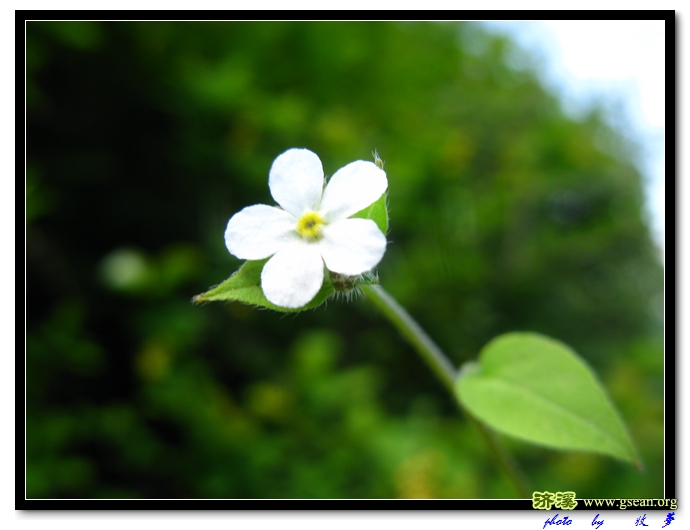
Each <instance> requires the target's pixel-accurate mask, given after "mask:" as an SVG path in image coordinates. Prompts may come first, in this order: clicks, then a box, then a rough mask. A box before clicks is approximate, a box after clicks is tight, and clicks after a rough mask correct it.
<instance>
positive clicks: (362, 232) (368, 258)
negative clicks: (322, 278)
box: [319, 219, 386, 276]
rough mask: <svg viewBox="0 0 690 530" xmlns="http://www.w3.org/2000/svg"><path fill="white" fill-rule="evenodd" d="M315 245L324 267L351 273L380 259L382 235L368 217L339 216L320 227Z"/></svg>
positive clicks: (367, 268) (364, 268)
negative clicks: (338, 219) (339, 217)
mask: <svg viewBox="0 0 690 530" xmlns="http://www.w3.org/2000/svg"><path fill="white" fill-rule="evenodd" d="M319 248H320V249H321V256H322V257H323V261H324V262H326V268H328V270H330V271H333V272H338V273H340V274H347V275H348V276H354V275H356V274H362V273H363V272H366V271H368V270H371V269H372V268H374V267H375V266H376V264H377V263H378V262H379V261H381V258H382V257H383V254H384V252H386V236H384V235H383V234H382V233H381V230H379V227H378V226H376V223H375V222H374V221H372V220H371V219H341V220H340V221H335V222H334V223H330V224H328V225H325V226H324V227H323V238H322V239H321V241H319Z"/></svg>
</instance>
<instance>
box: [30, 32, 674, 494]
mask: <svg viewBox="0 0 690 530" xmlns="http://www.w3.org/2000/svg"><path fill="white" fill-rule="evenodd" d="M27 31H28V36H27V41H26V60H27V94H26V96H27V107H28V111H27V112H28V114H27V126H28V131H27V139H28V148H27V158H28V171H27V182H26V184H27V248H26V251H27V273H28V281H27V293H28V295H27V296H28V307H27V359H26V369H27V413H26V419H27V431H26V436H27V439H26V448H27V467H26V476H27V491H26V494H27V496H28V497H29V498H72V497H78V498H92V497H99V498H112V497H118V498H121V497H143V498H167V497H175V498H219V497H227V498H248V497H249V498H331V497H332V498H371V497H376V498H388V497H453V498H458V497H459V498H475V497H478V498H494V497H512V496H513V494H514V492H513V490H512V489H511V486H510V484H509V483H508V482H507V480H506V479H505V478H504V477H503V476H501V475H500V474H499V473H498V471H497V469H496V466H495V465H494V463H493V462H492V461H491V457H490V456H489V453H488V451H487V450H486V449H485V447H484V446H483V445H482V439H481V437H480V436H479V435H478V434H477V432H475V430H474V429H473V428H472V426H471V425H470V424H468V422H467V421H466V419H465V418H463V417H461V416H460V415H459V414H458V413H457V411H456V408H455V406H454V404H453V402H452V401H451V398H450V397H449V396H447V395H446V393H445V390H444V389H443V388H442V386H441V385H440V384H438V382H437V381H436V380H435V379H434V377H433V375H432V374H431V373H430V372H429V371H428V370H427V368H426V367H425V366H424V365H423V363H422V361H421V360H420V359H419V358H418V357H417V356H416V355H415V353H414V352H413V351H412V350H411V348H410V347H409V346H408V345H407V344H405V343H404V342H403V340H402V339H401V338H400V337H399V336H398V335H397V333H396V332H395V331H394V330H393V329H392V328H391V327H390V326H389V325H388V324H387V322H385V321H384V320H383V319H382V318H381V317H380V315H378V314H377V313H376V311H375V310H374V309H373V307H371V306H370V305H369V304H368V303H367V301H366V300H357V301H355V302H352V303H349V304H347V303H344V302H342V301H335V300H334V301H329V302H328V303H327V306H322V307H321V308H318V309H316V310H314V311H309V312H305V313H301V314H299V315H296V316H293V315H289V316H284V315H281V314H277V313H273V312H270V311H260V310H254V309H251V308H249V307H247V306H243V305H241V304H225V305H223V304H217V305H215V304H212V305H205V306H193V305H192V304H191V303H190V300H191V297H192V296H193V295H195V294H197V293H200V292H202V291H204V290H206V289H207V288H208V286H210V285H214V284H217V283H220V282H221V281H222V280H224V279H225V278H227V277H228V276H230V274H231V273H232V272H234V271H235V270H236V269H237V268H238V267H239V265H240V262H239V261H238V260H236V259H235V258H234V257H232V256H230V255H229V254H228V252H227V250H226V249H225V247H224V243H223V232H224V228H225V224H226V223H227V221H228V219H229V218H230V216H231V215H232V214H233V213H235V212H237V211H238V210H239V209H241V208H243V207H244V206H247V205H250V204H256V203H270V202H271V199H270V195H269V192H268V187H267V179H268V169H269V167H270V165H271V162H272V161H273V159H274V158H275V157H276V156H277V155H278V154H280V153H281V152H283V151H284V150H286V149H288V148H290V147H307V148H309V149H312V150H313V151H315V152H316V153H317V154H319V156H320V157H321V159H322V161H323V162H324V167H325V170H326V172H327V173H328V174H332V173H333V172H334V171H335V170H336V169H338V168H340V167H342V166H343V165H345V164H346V163H348V162H351V161H352V160H355V159H366V160H371V159H372V157H371V152H372V151H373V150H374V149H377V150H378V152H379V153H380V154H381V157H382V158H383V159H384V160H385V161H386V165H385V169H386V172H387V174H388V178H389V204H390V216H391V217H390V231H389V242H390V243H389V247H388V251H387V254H386V256H385V257H384V260H383V262H382V263H381V265H380V267H379V276H380V279H381V282H382V284H383V285H384V286H385V287H386V289H387V290H389V291H390V292H391V293H392V294H393V295H394V296H395V297H396V298H398V300H399V301H400V302H401V303H402V304H403V305H404V306H405V307H406V308H407V309H408V310H409V311H410V313H411V314H412V315H414V316H415V318H417V319H418V320H419V322H420V324H422V326H423V327H425V328H426V329H427V331H428V332H429V333H430V334H431V336H432V337H434V338H435V340H436V341H437V342H438V343H439V345H440V346H441V347H442V348H443V349H445V350H446V351H447V352H448V354H449V355H451V356H452V358H453V361H454V362H455V363H456V364H457V365H460V364H462V363H464V362H466V361H468V360H470V359H473V358H474V357H476V355H477V353H478V351H479V350H480V348H481V347H482V346H483V345H484V344H486V343H487V342H488V341H489V340H490V339H491V338H492V337H494V336H496V335H498V334H501V333H504V332H508V331H515V330H532V331H536V332H540V333H544V334H547V335H550V336H552V337H555V338H557V339H559V340H562V341H564V342H566V343H568V344H570V345H571V346H573V347H574V348H575V349H576V350H577V351H578V352H579V353H580V354H581V355H583V356H584V357H585V358H586V359H588V361H589V362H590V363H591V364H592V365H593V366H594V368H595V369H596V370H597V372H598V373H599V374H600V376H601V378H602V380H603V382H604V385H605V386H606V387H607V388H608V389H609V390H610V392H611V395H612V398H613V400H614V401H615V402H616V404H617V405H618V407H619V408H620V410H621V413H622V416H623V418H624V419H625V421H626V422H627V424H628V425H629V427H630V430H631V434H632V437H633V439H634V440H635V443H636V444H637V446H638V449H639V451H640V454H641V457H642V459H643V461H644V464H645V468H644V471H642V472H639V471H637V470H636V469H634V468H632V467H631V466H629V465H626V464H624V463H619V462H617V461H614V460H611V459H607V458H605V457H601V456H596V455H589V454H572V453H561V452H557V451H551V450H546V449H543V448H539V447H534V446H530V445H527V444H523V443H521V442H517V441H514V440H506V443H507V444H508V445H509V447H510V449H511V450H512V451H513V452H514V454H515V455H516V456H517V458H518V460H519V461H520V462H521V463H522V464H523V466H524V467H525V469H526V471H527V473H528V474H529V475H530V477H531V479H532V481H533V484H534V486H535V489H538V490H540V491H544V490H549V491H552V492H555V491H575V492H576V493H577V495H578V497H626V498H631V497H640V498H642V497H663V427H664V425H663V336H662V325H663V290H662V289H663V270H662V267H661V265H660V263H659V259H658V257H657V253H656V251H655V249H654V247H653V245H652V243H651V242H650V238H649V233H648V229H647V227H646V226H645V224H644V220H643V216H642V213H641V211H642V202H643V196H642V191H641V177H640V175H639V174H638V173H637V171H636V170H635V169H634V167H633V165H632V163H631V162H629V159H630V158H631V150H632V149H633V148H634V147H633V146H630V145H629V144H627V143H626V142H624V141H623V140H622V139H621V138H619V137H618V136H617V135H616V134H615V133H614V132H612V131H611V129H610V128H608V127H607V126H606V125H605V124H604V121H603V119H602V116H601V115H602V112H601V111H600V110H597V109H595V110H593V111H592V112H591V113H590V115H588V116H586V117H585V118H583V119H580V120H575V119H573V118H570V117H567V116H566V115H565V114H564V113H563V111H562V110H561V108H560V106H559V103H558V101H557V100H556V99H555V98H554V97H553V96H552V95H551V94H549V93H548V92H547V91H546V90H545V89H544V88H543V87H542V86H541V85H540V83H539V82H538V80H537V76H536V74H535V73H534V72H533V71H531V70H529V69H526V70H515V69H511V68H510V67H509V66H508V64H509V62H510V61H509V57H510V56H511V54H515V53H520V52H519V50H515V48H514V46H513V45H512V44H511V43H510V42H508V41H507V40H504V39H503V38H499V37H495V36H489V35H487V34H485V33H484V32H483V30H482V29H481V27H480V26H478V25H476V24H472V23H378V22H367V23H352V22H347V23H338V22H318V23H300V22H259V23H249V22H241V23H230V22H226V23H191V22H190V23H175V22H136V23H129V22H103V23H95V22H70V23H67V22H29V23H27Z"/></svg>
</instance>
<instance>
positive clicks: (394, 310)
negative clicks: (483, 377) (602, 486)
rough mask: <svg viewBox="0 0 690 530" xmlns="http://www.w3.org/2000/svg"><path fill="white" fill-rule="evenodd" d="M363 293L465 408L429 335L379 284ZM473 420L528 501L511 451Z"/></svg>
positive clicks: (450, 368) (450, 367) (455, 374)
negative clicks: (458, 398)
mask: <svg viewBox="0 0 690 530" xmlns="http://www.w3.org/2000/svg"><path fill="white" fill-rule="evenodd" d="M362 290H363V291H364V292H365V293H366V295H367V296H368V297H369V299H370V300H371V301H372V302H373V303H374V305H375V306H376V307H378V308H379V309H380V310H381V312H382V313H383V314H384V315H385V316H386V318H388V320H389V321H390V322H391V324H393V326H395V328H397V330H398V331H400V333H402V335H403V336H404V337H405V338H406V339H407V340H408V341H409V342H410V344H411V345H412V346H413V347H414V349H415V350H416V351H417V353H419V354H420V355H421V356H422V359H424V361H425V362H426V363H427V364H428V365H429V367H430V368H431V370H432V371H433V372H434V373H435V374H436V376H437V377H438V378H439V379H440V380H441V383H443V385H444V386H445V387H446V389H447V390H448V391H449V392H450V393H451V394H452V396H453V399H454V401H455V402H456V403H458V406H460V408H462V405H461V404H460V403H459V401H458V400H457V397H456V395H455V380H456V378H457V377H458V371H457V370H456V369H455V367H454V366H453V364H452V363H451V362H450V361H449V360H448V357H446V355H445V354H444V353H443V351H442V350H441V348H439V347H438V346H437V345H436V343H435V342H434V341H433V340H431V338H430V337H429V335H427V334H426V332H425V331H424V330H423V329H422V328H421V327H420V326H419V324H417V322H415V321H414V319H413V318H412V317H411V316H410V315H409V314H408V313H407V311H405V309H404V308H403V307H402V306H401V305H400V304H399V303H398V302H396V300H395V299H394V298H393V297H392V296H391V295H389V294H388V293H387V292H386V291H385V290H384V289H383V287H381V286H380V285H365V286H362ZM466 415H467V417H468V418H470V421H471V422H472V423H473V424H474V425H475V427H477V429H478V430H479V432H480V433H481V435H482V437H483V438H484V440H485V441H486V444H487V445H488V446H489V450H490V451H491V453H492V454H493V455H494V460H495V462H496V464H497V465H498V466H499V467H500V468H501V470H502V471H503V472H504V473H505V474H506V476H507V477H508V478H509V479H510V481H511V482H512V483H513V485H514V486H515V488H516V489H517V491H518V493H519V494H520V496H521V497H522V498H529V497H530V495H529V489H528V486H527V483H526V480H525V478H524V475H523V473H522V471H521V470H520V469H519V468H518V466H517V464H516V462H515V461H514V460H513V459H512V457H511V456H510V454H509V453H508V451H507V450H506V449H505V447H503V445H502V444H501V443H500V440H499V439H498V437H497V436H496V435H495V434H494V433H493V432H491V431H490V430H489V429H488V428H487V427H486V426H485V425H484V424H483V423H481V422H480V421H478V420H476V419H475V418H473V417H472V416H471V415H470V414H469V413H466Z"/></svg>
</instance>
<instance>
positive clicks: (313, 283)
mask: <svg viewBox="0 0 690 530" xmlns="http://www.w3.org/2000/svg"><path fill="white" fill-rule="evenodd" d="M322 284H323V260H322V259H321V254H320V253H319V247H318V245H316V244H315V243H309V242H306V241H303V240H297V241H295V242H293V243H290V244H289V245H288V246H286V247H285V248H283V249H282V250H280V251H279V252H278V253H277V254H276V255H275V256H273V257H272V258H271V259H269V260H268V262H267V263H266V265H264V269H263V271H261V288H262V289H263V291H264V294H265V295H266V298H267V299H268V301H269V302H272V303H274V304H275V305H279V306H281V307H290V308H296V307H302V306H303V305H305V304H307V303H309V302H311V300H312V299H313V298H314V297H315V296H316V293H318V292H319V289H321V285H322Z"/></svg>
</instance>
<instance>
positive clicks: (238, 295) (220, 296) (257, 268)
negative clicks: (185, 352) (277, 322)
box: [192, 259, 334, 313]
mask: <svg viewBox="0 0 690 530" xmlns="http://www.w3.org/2000/svg"><path fill="white" fill-rule="evenodd" d="M267 261H268V259H262V260H256V261H253V260H252V261H247V262H245V263H244V265H242V266H241V267H240V268H239V270H238V271H237V272H235V274H233V275H232V276H230V278H228V279H227V280H225V281H224V282H223V283H221V284H220V285H218V286H216V287H214V288H212V289H210V290H208V291H206V292H205V293H203V294H198V295H196V296H195V297H194V298H192V302H194V303H197V304H200V303H203V302H217V301H235V302H244V303H245V304H251V305H254V306H258V307H267V308H269V309H273V310H275V311H282V312H285V313H298V312H300V311H304V310H305V309H312V308H314V307H317V306H320V305H321V304H322V303H323V302H325V301H326V299H327V298H328V297H329V296H330V295H331V294H333V292H334V289H333V284H332V283H331V279H330V275H329V273H328V271H327V270H324V273H325V277H324V281H323V285H322V286H321V289H320V290H319V292H318V293H316V296H315V297H314V299H313V300H312V301H311V302H309V303H308V304H306V305H304V306H302V307H298V308H289V307H281V306H277V305H275V304H272V303H271V302H269V301H268V300H267V299H266V296H265V295H264V292H263V291H262V290H261V271H262V270H263V268H264V265H265V264H266V262H267Z"/></svg>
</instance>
